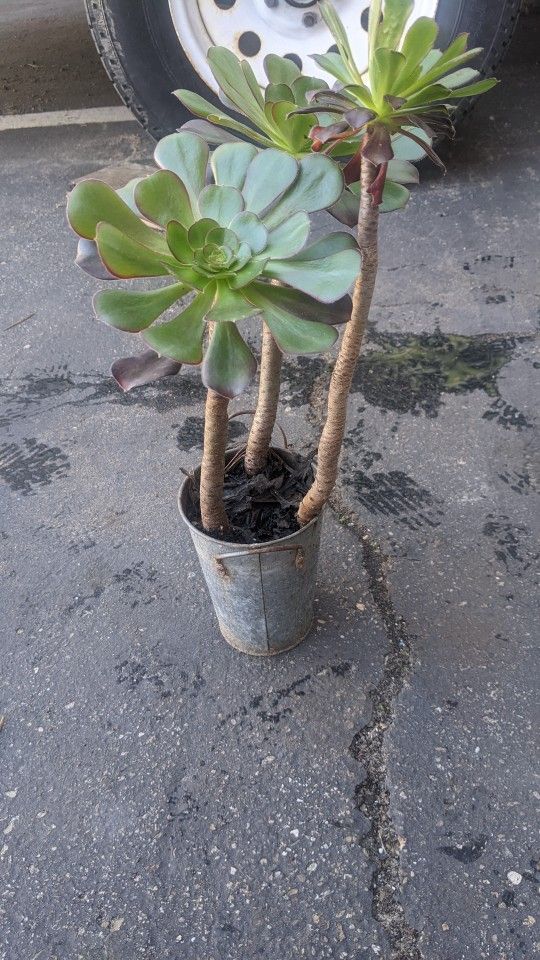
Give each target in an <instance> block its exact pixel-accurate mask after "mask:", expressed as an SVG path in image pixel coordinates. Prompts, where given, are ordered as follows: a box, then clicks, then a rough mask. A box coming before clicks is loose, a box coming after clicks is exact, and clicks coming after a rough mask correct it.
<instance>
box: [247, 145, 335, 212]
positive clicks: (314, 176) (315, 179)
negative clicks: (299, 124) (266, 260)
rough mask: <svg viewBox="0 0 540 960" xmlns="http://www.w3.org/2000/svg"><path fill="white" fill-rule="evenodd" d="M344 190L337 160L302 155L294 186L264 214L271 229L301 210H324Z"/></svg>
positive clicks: (315, 155) (313, 155)
mask: <svg viewBox="0 0 540 960" xmlns="http://www.w3.org/2000/svg"><path fill="white" fill-rule="evenodd" d="M342 190H343V174H342V173H341V170H340V169H339V167H338V166H337V164H336V163H334V162H333V161H332V160H330V159H329V158H328V157H321V156H319V155H317V154H311V155H310V156H308V157H303V158H302V160H301V161H300V172H299V174H298V177H297V179H296V180H295V182H294V185H293V186H292V188H290V189H289V190H288V191H287V193H286V194H285V195H284V196H283V197H282V198H281V200H280V201H279V202H278V203H277V204H276V206H275V207H273V208H272V210H271V211H270V213H268V214H267V215H265V218H264V222H265V225H266V226H267V227H269V228H270V229H272V228H274V227H277V226H279V224H280V223H283V222H284V221H285V220H287V219H288V218H289V217H292V216H293V214H295V213H298V212H299V211H301V210H303V211H304V212H305V213H314V212H315V211H316V210H324V209H325V208H326V207H329V206H331V205H332V204H333V203H335V202H336V200H337V199H338V197H339V196H340V194H341V192H342Z"/></svg>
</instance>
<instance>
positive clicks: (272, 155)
mask: <svg viewBox="0 0 540 960" xmlns="http://www.w3.org/2000/svg"><path fill="white" fill-rule="evenodd" d="M298 173H299V166H298V163H297V161H296V160H295V159H294V157H291V156H289V155H288V154H286V153H282V151H281V150H275V149H270V150H264V151H262V152H261V153H259V154H257V156H256V157H255V159H254V160H252V161H251V163H250V165H249V167H248V171H247V174H246V179H245V183H244V187H243V190H242V195H243V197H244V200H245V204H246V210H250V211H251V212H252V213H257V214H264V212H265V211H266V210H267V209H268V208H269V207H270V206H272V205H273V204H275V203H276V201H277V200H279V199H280V198H281V197H282V196H283V195H284V194H285V193H286V191H287V190H288V189H289V187H290V186H291V185H292V184H293V183H294V182H295V181H296V179H297V177H298Z"/></svg>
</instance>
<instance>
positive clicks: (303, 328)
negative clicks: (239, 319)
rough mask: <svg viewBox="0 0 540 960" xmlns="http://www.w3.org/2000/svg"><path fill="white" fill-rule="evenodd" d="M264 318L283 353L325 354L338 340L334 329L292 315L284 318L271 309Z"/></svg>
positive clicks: (265, 313) (266, 311)
mask: <svg viewBox="0 0 540 960" xmlns="http://www.w3.org/2000/svg"><path fill="white" fill-rule="evenodd" d="M264 318H265V320H266V323H267V324H268V326H269V327H270V330H271V332H272V336H273V337H274V340H275V341H276V343H277V345H278V347H279V349H280V350H281V351H282V353H300V354H306V353H324V351H325V350H329V349H330V347H332V346H333V345H334V343H335V342H336V340H337V338H338V332H337V330H336V329H335V328H334V327H330V326H328V325H327V324H325V323H318V322H317V321H313V320H302V319H301V318H300V317H294V316H293V315H292V314H289V315H288V316H287V317H286V318H284V317H283V315H282V314H281V313H278V312H277V311H275V310H273V309H272V308H271V307H269V308H268V309H267V310H265V312H264Z"/></svg>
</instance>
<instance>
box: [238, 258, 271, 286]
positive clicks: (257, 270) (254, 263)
mask: <svg viewBox="0 0 540 960" xmlns="http://www.w3.org/2000/svg"><path fill="white" fill-rule="evenodd" d="M266 262H267V261H266V260H263V259H260V260H258V259H256V260H250V261H248V262H247V263H246V265H245V266H244V267H242V269H241V270H238V271H236V272H235V273H234V275H233V276H232V277H230V279H229V284H230V286H231V287H232V288H233V290H241V289H242V287H247V285H248V284H249V283H251V282H252V280H255V279H256V277H259V276H260V275H261V273H262V272H263V270H264V268H265V266H266Z"/></svg>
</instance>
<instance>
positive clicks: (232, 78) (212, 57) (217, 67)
mask: <svg viewBox="0 0 540 960" xmlns="http://www.w3.org/2000/svg"><path fill="white" fill-rule="evenodd" d="M207 59H208V63H209V65H210V69H211V71H212V73H213V74H214V77H215V79H216V80H217V82H218V84H219V86H220V87H221V89H222V90H223V92H224V93H225V95H226V96H227V97H228V98H229V100H231V101H232V103H234V105H235V106H236V107H237V108H239V110H240V111H241V113H243V114H244V116H246V117H249V119H250V120H251V122H252V123H255V124H256V125H257V126H259V127H261V128H262V129H263V130H266V131H267V123H266V117H265V114H264V109H263V107H261V104H260V101H259V99H258V97H257V96H256V95H255V94H254V92H253V90H252V88H251V85H250V80H249V79H248V77H247V76H246V74H245V73H244V70H243V68H242V64H241V62H240V60H238V58H237V57H235V55H234V53H232V52H231V51H230V50H227V49H226V47H210V49H209V50H208V53H207ZM244 62H245V61H244ZM255 83H256V81H255Z"/></svg>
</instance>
